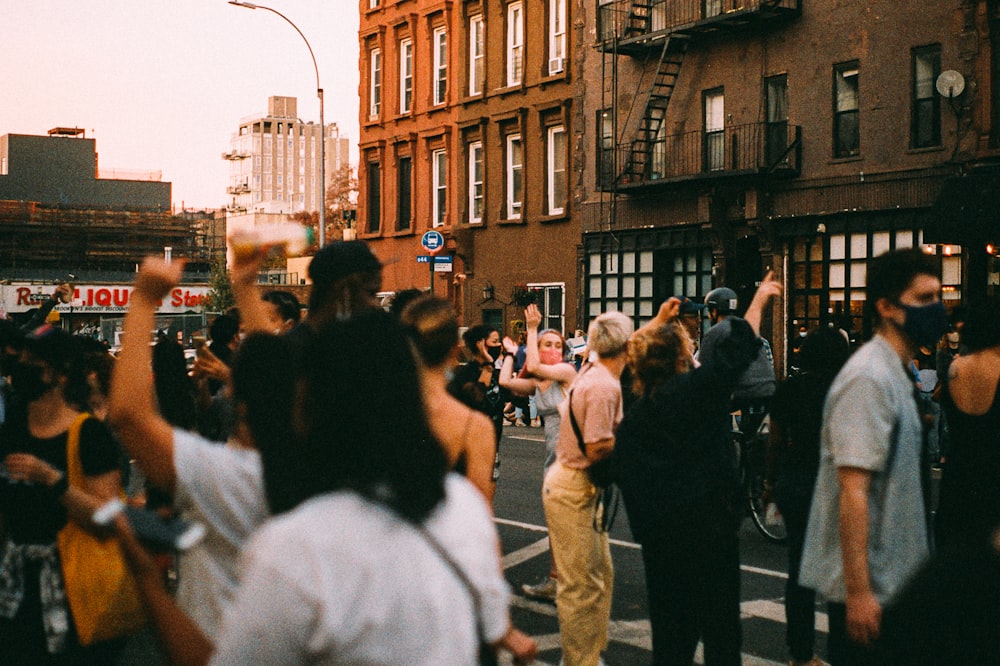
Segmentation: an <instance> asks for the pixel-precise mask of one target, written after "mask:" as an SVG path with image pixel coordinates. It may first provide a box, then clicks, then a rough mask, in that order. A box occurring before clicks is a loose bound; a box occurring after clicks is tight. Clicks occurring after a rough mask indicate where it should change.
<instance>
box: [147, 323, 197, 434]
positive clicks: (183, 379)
mask: <svg viewBox="0 0 1000 666" xmlns="http://www.w3.org/2000/svg"><path fill="white" fill-rule="evenodd" d="M153 385H154V386H155V387H156V402H157V405H158V406H159V408H160V414H161V415H162V416H163V418H164V419H165V420H166V421H167V423H169V424H170V425H173V426H176V427H178V428H183V429H185V430H192V429H193V428H194V427H195V426H196V425H197V424H198V408H197V403H196V401H195V394H194V383H193V382H192V381H191V378H190V377H189V376H188V373H187V360H186V359H185V358H184V348H183V347H181V346H180V344H178V343H177V341H175V340H171V339H170V338H160V340H159V341H158V342H157V343H156V344H155V345H153Z"/></svg>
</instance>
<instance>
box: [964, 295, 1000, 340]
mask: <svg viewBox="0 0 1000 666" xmlns="http://www.w3.org/2000/svg"><path fill="white" fill-rule="evenodd" d="M966 315H967V316H966V319H965V326H964V327H963V328H962V343H963V344H965V346H966V347H968V348H969V351H970V352H978V351H982V350H984V349H988V348H990V347H996V346H998V345H1000V301H998V300H997V299H996V298H991V299H989V300H986V301H982V302H980V303H978V304H977V305H976V306H975V307H972V308H969V310H968V312H967V313H966Z"/></svg>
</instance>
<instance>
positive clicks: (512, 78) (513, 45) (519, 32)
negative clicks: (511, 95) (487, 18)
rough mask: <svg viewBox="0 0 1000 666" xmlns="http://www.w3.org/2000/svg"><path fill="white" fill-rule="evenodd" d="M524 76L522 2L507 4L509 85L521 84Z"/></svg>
mask: <svg viewBox="0 0 1000 666" xmlns="http://www.w3.org/2000/svg"><path fill="white" fill-rule="evenodd" d="M523 77H524V8H523V6H522V5H521V3H520V2H512V3H510V4H509V5H507V86H508V87H509V86H516V85H520V84H521V80H522V79H523Z"/></svg>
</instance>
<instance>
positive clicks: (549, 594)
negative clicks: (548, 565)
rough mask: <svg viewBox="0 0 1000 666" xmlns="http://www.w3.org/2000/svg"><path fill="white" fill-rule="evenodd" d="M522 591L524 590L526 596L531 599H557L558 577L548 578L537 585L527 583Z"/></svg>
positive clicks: (553, 600) (522, 587)
mask: <svg viewBox="0 0 1000 666" xmlns="http://www.w3.org/2000/svg"><path fill="white" fill-rule="evenodd" d="M521 591H522V592H524V596H526V597H528V598H529V599H539V600H541V601H552V602H555V600H556V579H555V578H546V579H545V580H544V581H542V582H541V583H537V584H535V585H528V584H527V583H525V584H524V585H522V586H521Z"/></svg>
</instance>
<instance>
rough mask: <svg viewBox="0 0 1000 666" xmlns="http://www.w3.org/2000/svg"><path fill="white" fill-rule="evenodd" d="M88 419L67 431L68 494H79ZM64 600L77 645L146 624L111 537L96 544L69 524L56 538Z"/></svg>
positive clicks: (123, 633) (136, 596)
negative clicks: (82, 438) (82, 442)
mask: <svg viewBox="0 0 1000 666" xmlns="http://www.w3.org/2000/svg"><path fill="white" fill-rule="evenodd" d="M89 417H90V415H89V414H81V415H80V416H79V417H77V419H76V421H74V422H73V425H71V426H70V429H69V437H68V438H67V442H66V474H67V479H68V481H69V485H70V487H71V488H78V489H80V490H83V489H84V487H83V464H82V463H81V462H80V429H81V428H82V427H83V422H84V421H86V420H87V419H88V418H89ZM58 543H59V559H60V560H61V561H62V571H63V579H64V580H65V583H66V598H67V600H68V601H69V607H70V610H72V611H73V620H74V621H75V624H76V633H77V635H78V636H79V638H80V643H81V644H83V645H91V644H92V643H98V642H100V641H106V640H108V639H111V638H117V637H119V636H125V635H127V634H130V633H133V632H135V631H137V630H139V629H141V628H142V627H143V626H144V625H145V624H146V612H145V610H144V609H143V606H142V602H141V600H140V599H139V592H138V590H137V589H136V586H135V581H134V580H133V579H132V574H131V573H129V570H128V566H127V565H126V564H125V559H124V557H123V556H122V553H121V550H120V549H119V546H118V540H117V539H115V538H114V537H109V538H107V539H99V538H98V537H96V536H94V535H92V534H90V533H88V532H87V531H86V530H84V529H83V528H82V527H80V526H79V525H77V524H76V523H75V522H73V521H72V520H70V521H68V522H67V523H66V527H64V528H63V529H62V530H61V531H60V532H59V536H58Z"/></svg>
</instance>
